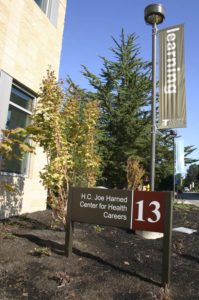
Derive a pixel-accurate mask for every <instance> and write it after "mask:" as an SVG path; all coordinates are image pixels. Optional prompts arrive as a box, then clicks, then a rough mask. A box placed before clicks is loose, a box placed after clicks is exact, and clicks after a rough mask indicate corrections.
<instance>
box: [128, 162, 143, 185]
mask: <svg viewBox="0 0 199 300" xmlns="http://www.w3.org/2000/svg"><path fill="white" fill-rule="evenodd" d="M144 174H145V171H144V169H143V167H142V166H141V165H140V162H139V161H138V160H134V159H132V158H131V157H129V158H128V160H127V183H128V189H129V190H135V189H138V188H139V186H141V185H142V182H143V180H142V177H143V176H144Z"/></svg>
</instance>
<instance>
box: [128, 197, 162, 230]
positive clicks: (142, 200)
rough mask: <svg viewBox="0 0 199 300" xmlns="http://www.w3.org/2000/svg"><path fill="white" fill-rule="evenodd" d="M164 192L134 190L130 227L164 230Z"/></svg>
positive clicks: (134, 228)
mask: <svg viewBox="0 0 199 300" xmlns="http://www.w3.org/2000/svg"><path fill="white" fill-rule="evenodd" d="M163 213H164V193H163V192H138V191H135V192H134V199H133V216H132V229H133V230H145V231H155V232H164V214H163Z"/></svg>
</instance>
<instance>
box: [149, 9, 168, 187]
mask: <svg viewBox="0 0 199 300" xmlns="http://www.w3.org/2000/svg"><path fill="white" fill-rule="evenodd" d="M164 18H165V11H164V8H163V6H162V5H161V4H150V5H148V6H147V7H146V8H145V10H144V19H145V21H146V23H147V24H149V25H152V82H153V86H152V101H151V170H150V187H151V191H154V185H155V144H156V36H157V25H158V24H160V23H162V22H163V21H164Z"/></svg>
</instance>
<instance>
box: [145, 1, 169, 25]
mask: <svg viewBox="0 0 199 300" xmlns="http://www.w3.org/2000/svg"><path fill="white" fill-rule="evenodd" d="M164 18H165V9H164V7H163V6H162V4H158V3H156V4H150V5H148V6H147V7H145V10H144V19H145V22H146V23H147V24H149V25H153V24H160V23H162V22H163V21H164Z"/></svg>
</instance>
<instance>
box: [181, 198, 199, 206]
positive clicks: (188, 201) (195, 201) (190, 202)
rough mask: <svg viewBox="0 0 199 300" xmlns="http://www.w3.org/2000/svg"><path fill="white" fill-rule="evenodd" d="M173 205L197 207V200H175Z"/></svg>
mask: <svg viewBox="0 0 199 300" xmlns="http://www.w3.org/2000/svg"><path fill="white" fill-rule="evenodd" d="M175 203H180V204H192V205H195V206H198V207H199V200H183V199H175Z"/></svg>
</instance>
